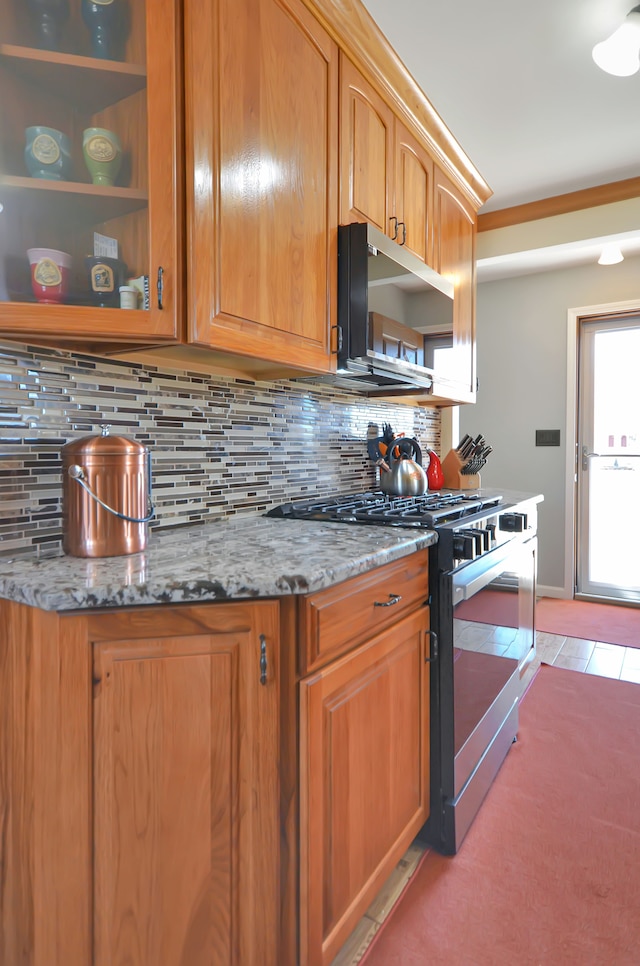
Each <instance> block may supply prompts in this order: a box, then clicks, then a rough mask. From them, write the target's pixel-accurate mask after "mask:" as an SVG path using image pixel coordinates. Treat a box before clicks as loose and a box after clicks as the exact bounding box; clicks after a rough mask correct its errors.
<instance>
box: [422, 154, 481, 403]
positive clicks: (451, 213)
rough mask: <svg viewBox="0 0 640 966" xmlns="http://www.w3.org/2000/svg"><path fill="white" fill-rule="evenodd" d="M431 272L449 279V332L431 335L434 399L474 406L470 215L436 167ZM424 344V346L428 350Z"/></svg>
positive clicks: (473, 224)
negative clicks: (451, 283)
mask: <svg viewBox="0 0 640 966" xmlns="http://www.w3.org/2000/svg"><path fill="white" fill-rule="evenodd" d="M434 181H435V206H434V208H435V212H434V222H435V229H434V235H435V245H434V248H435V251H434V262H435V264H434V268H435V270H436V271H437V272H440V274H441V275H445V276H450V277H452V278H453V279H454V280H455V295H454V305H453V332H451V333H448V335H449V339H448V340H446V339H444V340H443V339H442V334H438V335H436V336H435V337H434V339H435V342H434V343H433V344H434V345H435V353H434V356H433V359H432V360H429V362H428V364H430V365H431V364H432V365H433V368H434V371H435V375H434V381H433V397H434V400H436V399H437V397H440V398H441V399H442V400H443V401H453V402H474V401H475V393H476V320H475V294H476V279H475V238H476V214H475V211H474V210H473V209H472V208H471V206H470V204H469V202H467V201H466V199H465V198H464V197H463V195H462V193H461V192H460V191H459V190H458V189H457V188H456V186H455V185H454V184H453V183H452V182H451V180H450V179H449V178H448V177H447V176H446V175H445V174H443V173H442V172H441V171H439V170H438V169H436V171H435V176H434ZM428 344H429V340H427V342H426V343H425V349H428Z"/></svg>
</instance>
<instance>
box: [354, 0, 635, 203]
mask: <svg viewBox="0 0 640 966" xmlns="http://www.w3.org/2000/svg"><path fill="white" fill-rule="evenodd" d="M363 2H364V6H365V7H366V8H367V9H368V11H369V13H370V14H371V15H372V17H373V19H374V20H375V21H376V22H377V23H378V25H379V26H380V28H381V29H382V31H383V33H384V34H385V35H386V36H387V38H388V39H389V41H390V42H391V45H392V46H393V47H394V49H395V50H396V52H397V53H398V54H399V56H400V58H401V60H402V61H403V62H404V63H405V65H406V66H407V68H408V69H409V71H410V73H411V74H413V76H414V78H415V79H416V81H417V82H418V84H419V85H420V87H421V88H422V89H423V91H424V92H425V94H426V95H427V97H428V98H429V100H430V101H431V103H432V104H433V106H434V107H435V109H436V111H437V112H438V113H439V114H440V116H441V117H442V119H443V121H444V122H445V124H446V125H447V127H448V128H449V129H450V130H451V132H452V134H453V135H454V137H455V138H456V140H457V141H458V142H459V144H460V145H461V147H462V148H463V150H464V151H465V152H466V153H467V154H468V156H469V157H470V159H471V161H472V162H473V163H474V164H475V166H476V167H477V168H478V170H479V171H480V174H481V175H482V176H483V177H484V178H485V179H486V181H487V182H488V183H489V185H490V186H491V188H492V189H493V191H494V194H493V196H492V197H491V198H490V199H489V201H488V202H487V203H486V205H484V207H483V208H482V211H483V212H485V211H493V210H495V209H498V208H506V207H509V206H511V205H516V204H521V203H523V202H526V201H535V200H537V199H539V198H547V197H550V196H551V195H557V194H564V193H565V192H567V191H573V190H577V189H579V188H588V187H592V186H593V185H598V184H605V183H607V182H610V181H620V180H622V179H624V178H630V177H636V176H638V175H640V123H639V121H640V118H639V112H638V106H639V104H640V73H638V74H634V75H633V76H631V77H613V76H611V75H610V74H605V73H604V72H603V71H601V70H600V69H599V68H598V67H596V65H595V64H594V62H593V60H592V58H591V49H592V47H593V45H594V44H595V43H597V42H598V41H600V40H603V39H605V38H606V37H607V36H608V35H609V34H610V33H612V32H613V30H614V29H615V28H616V27H617V26H619V24H620V23H621V22H622V20H623V19H624V17H625V15H626V14H627V13H628V12H629V10H630V9H631V8H632V7H633V6H634V0H526V2H525V0H363Z"/></svg>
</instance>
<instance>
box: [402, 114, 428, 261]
mask: <svg viewBox="0 0 640 966" xmlns="http://www.w3.org/2000/svg"><path fill="white" fill-rule="evenodd" d="M395 131H396V138H395V144H396V214H397V217H398V220H399V225H400V228H399V233H400V241H401V242H402V241H403V242H404V244H405V247H406V248H409V249H411V251H412V252H414V253H415V254H416V255H417V256H418V258H421V259H422V261H423V262H426V263H427V265H431V264H432V245H433V242H432V231H433V226H432V207H433V160H432V158H431V157H430V155H429V154H428V153H427V151H426V149H425V148H423V146H422V145H421V144H420V142H419V141H418V140H417V138H415V137H414V136H413V134H411V133H410V131H408V130H407V128H406V127H405V126H404V125H403V124H401V123H400V121H396V126H395Z"/></svg>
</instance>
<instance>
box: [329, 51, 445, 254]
mask: <svg viewBox="0 0 640 966" xmlns="http://www.w3.org/2000/svg"><path fill="white" fill-rule="evenodd" d="M340 112H341V113H340V135H341V147H340V223H341V224H343V225H346V224H350V223H352V222H363V221H366V222H370V223H371V224H373V225H375V226H376V227H377V228H379V229H380V230H381V231H383V232H384V233H385V234H386V235H389V237H390V238H393V239H394V240H396V241H397V242H398V244H404V245H406V247H407V248H410V249H411V251H413V252H415V254H416V255H417V256H418V257H419V258H421V259H422V260H423V261H424V262H427V264H429V263H430V260H431V252H432V239H431V232H432V227H431V206H432V199H433V160H432V159H431V157H430V155H429V153H428V152H427V150H426V148H424V147H423V145H422V144H420V142H419V141H418V139H417V138H416V137H414V135H413V134H412V133H411V132H410V131H409V130H408V128H407V127H406V125H404V124H403V123H402V122H401V121H400V120H399V119H398V118H397V117H396V116H395V115H394V113H393V111H392V110H391V108H390V107H388V105H387V104H386V102H385V101H384V100H383V99H382V98H381V97H380V95H379V94H378V93H377V91H376V90H375V88H374V87H373V86H372V85H371V84H370V83H369V82H368V81H367V80H366V79H365V78H364V77H363V75H362V74H361V73H360V71H359V70H358V69H357V68H356V67H354V65H353V64H352V63H351V61H350V60H349V59H348V58H347V57H346V56H345V55H344V54H343V55H341V58H340Z"/></svg>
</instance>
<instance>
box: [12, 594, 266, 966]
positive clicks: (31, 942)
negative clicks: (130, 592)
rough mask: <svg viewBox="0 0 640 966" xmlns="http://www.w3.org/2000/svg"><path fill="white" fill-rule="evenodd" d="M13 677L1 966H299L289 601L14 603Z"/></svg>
mask: <svg viewBox="0 0 640 966" xmlns="http://www.w3.org/2000/svg"><path fill="white" fill-rule="evenodd" d="M265 661H266V664H265ZM0 671H1V680H2V684H1V686H0V687H1V693H0V699H1V700H0V726H1V731H0V815H1V817H2V823H1V824H2V829H3V835H2V840H1V843H0V848H1V849H2V852H1V854H0V858H1V867H2V876H1V877H0V900H1V902H0V906H1V914H0V926H1V933H0V962H2V963H6V964H7V966H9V964H11V966H124V964H125V963H126V964H127V966H282V963H283V962H284V959H283V958H282V957H281V956H280V950H279V943H280V937H279V930H280V905H281V895H280V879H281V869H280V862H281V859H280V838H281V832H280V775H279V751H280V749H279V716H280V703H279V690H280V688H279V617H278V603H277V602H252V603H245V602H238V603H230V604H220V605H218V604H213V605H203V606H194V607H191V606H185V607H180V606H176V607H146V608H136V609H124V610H118V611H112V612H102V613H89V612H87V613H86V614H82V615H73V616H62V615H57V614H51V613H44V612H41V611H38V610H35V609H34V608H28V607H23V606H21V605H17V604H11V603H7V602H1V603H0Z"/></svg>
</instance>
